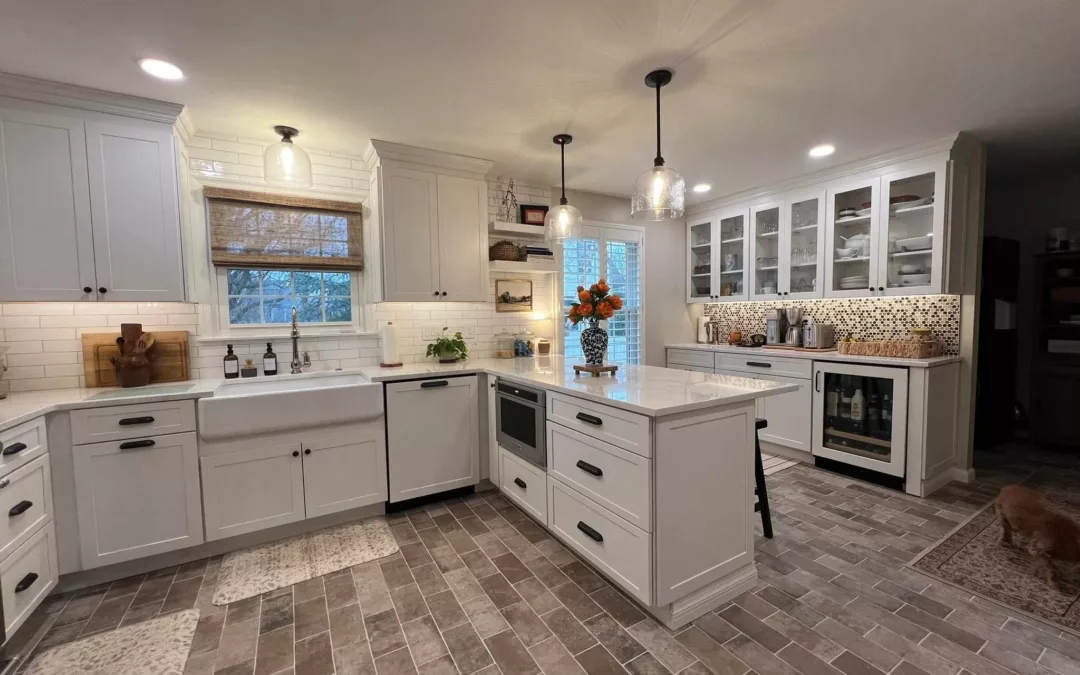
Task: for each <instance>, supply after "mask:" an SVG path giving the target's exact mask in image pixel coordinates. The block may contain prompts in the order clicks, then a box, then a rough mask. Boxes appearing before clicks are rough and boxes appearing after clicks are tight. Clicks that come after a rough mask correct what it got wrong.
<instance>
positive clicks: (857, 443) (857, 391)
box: [812, 363, 907, 476]
mask: <svg viewBox="0 0 1080 675" xmlns="http://www.w3.org/2000/svg"><path fill="white" fill-rule="evenodd" d="M814 370H815V372H814V397H815V403H816V405H815V406H814V442H813V450H812V451H813V454H814V455H816V456H819V457H826V458H828V459H832V460H836V461H838V462H844V463H846V464H853V465H855V466H860V467H863V468H865V469H870V470H872V471H878V472H881V473H885V474H888V475H891V476H903V475H904V469H905V464H906V452H905V451H906V444H907V370H906V369H904V368H880V367H873V366H853V365H847V364H840V363H838V364H828V365H826V364H820V363H819V364H815V367H814Z"/></svg>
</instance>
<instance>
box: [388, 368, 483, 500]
mask: <svg viewBox="0 0 1080 675" xmlns="http://www.w3.org/2000/svg"><path fill="white" fill-rule="evenodd" d="M476 381H477V378H476V376H475V375H470V376H467V377H452V378H446V379H444V380H424V381H421V382H395V383H391V384H387V385H386V430H387V439H388V442H389V455H390V501H391V502H399V501H402V500H405V499H413V498H414V497H422V496H424V495H429V494H434V493H436V492H444V491H446V490H452V489H454V488H459V487H465V486H468V485H475V484H476V483H478V482H479V481H480V438H479V426H480V424H479V421H480V416H479V414H478V410H477V391H476ZM439 382H445V383H446V384H444V385H438V384H437V383H439ZM424 385H428V386H424Z"/></svg>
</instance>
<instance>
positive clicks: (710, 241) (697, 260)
mask: <svg viewBox="0 0 1080 675" xmlns="http://www.w3.org/2000/svg"><path fill="white" fill-rule="evenodd" d="M718 229H719V228H718V226H717V225H716V224H715V223H714V218H713V217H712V214H709V215H708V216H705V217H702V218H699V219H697V220H688V221H687V223H686V255H687V258H686V273H687V275H688V276H687V283H686V301H687V302H691V303H693V302H710V301H712V300H714V299H715V296H716V295H719V293H720V291H719V290H717V289H716V288H714V287H713V279H714V277H715V276H717V274H716V267H718V264H717V258H716V256H717V252H718V251H719V250H720V244H719V243H718V241H717V240H718V239H719V237H717V236H716V235H715V233H716V232H717V231H718Z"/></svg>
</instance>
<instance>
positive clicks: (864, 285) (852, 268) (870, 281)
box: [825, 176, 882, 298]
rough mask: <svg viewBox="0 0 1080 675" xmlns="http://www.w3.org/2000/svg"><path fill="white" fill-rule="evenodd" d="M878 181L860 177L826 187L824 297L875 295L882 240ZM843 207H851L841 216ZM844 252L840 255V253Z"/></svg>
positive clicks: (874, 177)
mask: <svg viewBox="0 0 1080 675" xmlns="http://www.w3.org/2000/svg"><path fill="white" fill-rule="evenodd" d="M880 200H881V180H880V179H879V178H878V177H876V176H859V177H856V178H853V179H849V180H844V181H841V182H838V183H834V184H833V185H831V186H830V187H829V191H828V201H827V207H826V213H825V218H826V221H825V222H826V230H825V297H827V298H853V297H865V296H868V295H877V278H878V261H879V258H878V256H877V246H878V243H879V240H880V239H881V234H882V233H881V221H880V211H879V209H878V208H876V207H877V206H878V202H879V201H880ZM843 209H854V213H852V214H851V215H844V216H842V217H841V216H840V215H839V213H840V212H841V211H842V210H843ZM841 254H843V255H841Z"/></svg>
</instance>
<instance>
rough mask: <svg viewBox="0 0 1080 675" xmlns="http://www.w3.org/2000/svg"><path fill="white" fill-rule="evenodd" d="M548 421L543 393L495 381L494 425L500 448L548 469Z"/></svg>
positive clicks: (511, 383)
mask: <svg viewBox="0 0 1080 675" xmlns="http://www.w3.org/2000/svg"><path fill="white" fill-rule="evenodd" d="M546 417H547V408H546V405H545V397H544V391H543V390H542V389H534V388H532V387H526V386H523V385H520V384H517V383H515V382H510V381H509V380H504V379H502V378H499V379H496V380H495V424H496V427H495V428H496V430H497V433H496V438H497V440H498V441H499V445H501V446H502V447H504V448H506V449H507V450H509V451H510V452H512V453H514V454H515V455H517V456H518V457H521V458H522V459H524V460H526V461H529V462H532V463H533V464H535V465H536V466H539V467H541V468H545V469H546V468H547V434H546V432H545V430H544V424H545V421H546Z"/></svg>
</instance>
